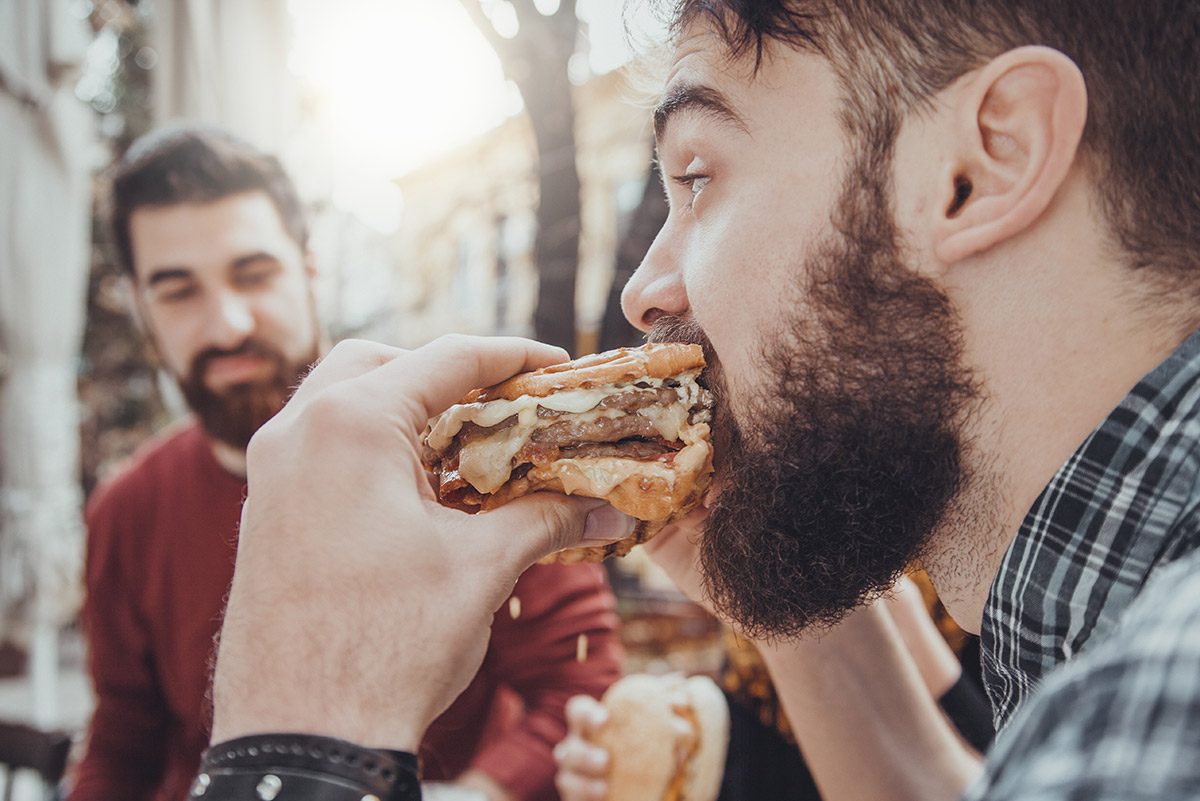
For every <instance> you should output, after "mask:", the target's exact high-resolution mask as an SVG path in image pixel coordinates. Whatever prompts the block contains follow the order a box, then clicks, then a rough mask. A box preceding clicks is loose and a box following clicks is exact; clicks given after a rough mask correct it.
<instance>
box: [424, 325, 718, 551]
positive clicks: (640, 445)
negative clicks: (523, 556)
mask: <svg viewBox="0 0 1200 801" xmlns="http://www.w3.org/2000/svg"><path fill="white" fill-rule="evenodd" d="M703 369H704V353H703V351H702V349H701V348H700V346H698V345H686V344H679V343H659V344H650V345H644V346H642V347H640V348H618V349H617V350H612V351H608V352H607V353H600V354H595V355H592V356H585V357H583V358H581V359H576V360H574V361H570V362H565V363H563V364H558V365H554V366H552V367H545V368H543V369H541V370H535V371H533V372H529V373H522V374H520V375H517V376H514V377H513V378H510V379H509V380H507V381H504V382H502V383H500V384H497V385H496V386H493V387H488V388H486V389H478V390H474V391H472V392H470V393H468V394H467V396H466V397H464V398H463V399H462V401H460V402H459V403H458V404H456V405H454V406H451V407H450V408H449V409H447V410H446V411H445V412H443V413H442V414H441V415H439V416H437V417H435V418H433V419H432V420H430V421H429V427H428V429H427V431H426V434H425V440H424V445H425V447H424V449H423V460H424V462H425V466H426V468H427V469H428V470H429V471H430V472H431V473H432V474H433V476H434V479H435V485H436V488H437V494H438V499H439V500H440V501H441V503H442V504H443V505H445V506H450V507H454V508H457V509H462V510H465V511H468V512H475V511H487V510H489V509H494V508H496V507H498V506H501V505H503V504H505V503H507V502H509V501H511V500H513V499H514V498H519V497H521V496H522V495H527V494H528V493H531V492H537V491H539V490H549V491H553V492H561V493H564V494H567V495H584V496H587V497H590V498H602V499H604V500H606V501H608V502H609V503H611V504H612V505H613V506H614V507H616V508H617V509H619V510H620V511H622V512H624V513H626V514H628V515H630V516H631V517H634V518H637V519H638V520H639V521H640V522H639V524H638V526H637V527H636V529H635V531H634V533H633V535H631V536H630V537H628V538H626V539H624V540H621V541H619V542H614V543H611V544H609V545H606V546H602V547H593V548H579V549H573V550H568V551H564V552H561V553H559V554H557V555H556V556H555V557H554V560H555V561H563V562H577V561H600V560H602V559H604V558H605V557H607V556H623V555H624V554H626V553H628V552H629V550H630V549H631V548H633V546H634V545H637V544H638V543H641V542H645V541H646V540H647V539H649V538H650V537H652V536H653V535H654V534H656V533H657V532H658V531H660V530H661V529H662V528H663V527H664V526H666V525H667V524H668V523H669V522H671V521H672V520H676V519H678V518H680V517H682V516H683V515H685V514H687V513H688V512H689V511H691V509H692V508H694V507H695V506H696V504H697V503H698V502H699V501H700V498H701V496H702V495H703V493H704V490H705V488H706V487H707V486H708V482H709V479H710V477H711V475H712V446H711V444H710V443H709V421H710V420H711V417H712V397H711V395H710V394H709V392H708V390H706V389H704V388H703V387H701V386H700V385H699V384H698V383H696V379H697V377H698V376H699V375H700V372H701V371H702V370H703Z"/></svg>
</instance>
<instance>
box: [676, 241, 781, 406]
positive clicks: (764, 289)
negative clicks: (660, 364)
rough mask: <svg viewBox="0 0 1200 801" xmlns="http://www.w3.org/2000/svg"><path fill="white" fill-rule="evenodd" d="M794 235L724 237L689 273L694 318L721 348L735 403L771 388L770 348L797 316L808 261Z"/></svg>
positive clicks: (718, 350)
mask: <svg viewBox="0 0 1200 801" xmlns="http://www.w3.org/2000/svg"><path fill="white" fill-rule="evenodd" d="M794 236H795V235H794V234H793V241H791V242H789V241H785V240H783V239H782V237H780V236H777V235H775V236H767V235H765V234H764V233H763V232H762V231H761V230H758V231H749V230H745V229H743V230H742V231H739V232H728V233H722V234H721V235H720V236H719V239H718V241H719V242H720V243H721V245H720V246H710V247H703V248H698V249H697V251H696V252H698V253H700V254H702V257H700V258H696V259H693V260H691V264H690V265H689V267H688V268H687V269H686V270H685V271H684V279H685V281H686V282H687V292H688V300H689V303H690V304H691V311H692V314H693V316H694V317H695V319H696V322H697V323H699V324H700V326H701V327H702V328H703V329H704V331H705V333H706V334H707V335H708V337H709V339H710V341H711V342H712V345H713V348H714V349H715V350H716V353H717V358H718V359H720V361H721V364H722V366H723V368H724V371H725V379H726V383H727V385H728V388H729V392H730V394H731V395H732V397H733V399H734V403H735V405H738V401H737V399H738V398H743V397H746V396H747V395H748V394H750V393H751V392H752V391H753V390H757V389H758V388H760V387H763V386H766V385H767V384H768V382H769V380H770V375H769V371H768V368H767V366H766V365H764V364H763V363H762V358H761V355H762V353H763V349H764V345H768V344H769V343H771V342H775V341H778V338H779V337H781V336H782V335H783V328H782V327H783V326H785V325H786V324H787V321H788V320H791V319H792V317H793V315H794V314H795V295H796V282H797V270H798V269H800V264H801V262H802V259H801V257H800V255H798V254H796V253H795V252H794V251H793V249H794V248H796V247H797V243H796V242H795V239H794ZM737 416H738V418H739V421H741V419H740V415H737Z"/></svg>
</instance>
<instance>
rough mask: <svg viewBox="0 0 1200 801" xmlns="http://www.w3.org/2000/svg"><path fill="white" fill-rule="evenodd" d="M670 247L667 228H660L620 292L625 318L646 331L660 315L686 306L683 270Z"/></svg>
mask: <svg viewBox="0 0 1200 801" xmlns="http://www.w3.org/2000/svg"><path fill="white" fill-rule="evenodd" d="M667 225H668V226H669V225H670V223H668V224H667ZM672 251H673V248H672V247H671V241H670V232H669V230H668V228H663V230H662V231H659V233H658V236H657V237H656V238H655V240H654V244H652V245H651V246H650V250H649V251H648V252H647V253H646V258H645V259H643V260H642V264H641V266H640V267H638V268H637V271H636V272H635V273H634V274H633V277H632V278H630V279H629V283H628V284H626V285H625V289H624V290H622V292H621V310H622V311H624V312H625V319H627V320H629V323H630V324H631V325H632V326H633V327H634V328H636V329H638V330H639V331H643V332H645V331H649V330H650V327H651V326H652V325H654V321H655V320H657V319H658V318H659V317H662V316H663V315H675V316H678V315H683V314H684V313H686V312H687V310H688V296H687V290H686V288H685V287H684V284H683V274H682V272H681V271H680V270H679V268H678V264H677V263H676V261H675V257H674V254H673V252H672Z"/></svg>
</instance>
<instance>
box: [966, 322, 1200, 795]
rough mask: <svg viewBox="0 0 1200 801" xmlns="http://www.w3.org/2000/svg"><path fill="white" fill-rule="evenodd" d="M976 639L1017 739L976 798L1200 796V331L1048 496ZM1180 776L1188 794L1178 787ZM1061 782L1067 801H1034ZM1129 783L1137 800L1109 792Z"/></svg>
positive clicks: (1000, 579)
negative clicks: (1062, 667) (1065, 665)
mask: <svg viewBox="0 0 1200 801" xmlns="http://www.w3.org/2000/svg"><path fill="white" fill-rule="evenodd" d="M1176 560H1180V564H1179V565H1177V566H1175V567H1173V568H1172V569H1168V568H1166V567H1165V566H1167V565H1168V564H1170V563H1172V562H1175V561H1176ZM1159 573H1161V574H1163V575H1162V576H1161V577H1160V576H1158V574H1159ZM1152 577H1153V578H1155V579H1156V580H1155V581H1152V582H1151V579H1152ZM1148 582H1150V584H1151V586H1150V587H1147V584H1148ZM981 639H982V643H981V644H982V650H983V653H984V658H983V672H984V681H985V684H986V686H987V690H988V695H989V696H990V697H991V700H992V707H993V711H994V715H995V719H996V724H997V729H1005V727H1008V728H1007V730H1006V731H1004V733H1003V735H1002V737H1001V738H1000V740H999V741H998V744H997V747H996V748H995V749H994V751H993V753H992V754H991V755H990V758H989V762H988V772H987V775H986V776H985V778H984V780H983V781H981V782H980V783H979V784H978V785H977V787H976V789H975V791H974V794H968V798H988V799H993V798H996V799H998V798H1014V799H1015V798H1030V799H1032V798H1047V799H1051V798H1053V799H1068V798H1069V799H1077V798H1078V799H1085V798H1086V799H1100V798H1114V799H1115V798H1171V799H1176V798H1185V797H1187V798H1195V797H1200V332H1197V333H1196V334H1193V335H1192V336H1191V337H1189V338H1188V339H1187V340H1186V341H1185V342H1184V343H1183V344H1182V345H1180V346H1179V348H1178V349H1176V351H1175V352H1174V353H1173V354H1171V356H1169V357H1168V358H1167V359H1166V360H1165V361H1164V362H1163V363H1162V364H1160V365H1159V366H1158V367H1157V368H1155V369H1154V370H1153V371H1152V372H1151V373H1150V374H1149V375H1147V376H1146V377H1145V378H1143V379H1142V380H1141V382H1139V383H1138V385H1137V386H1136V387H1134V388H1133V390H1132V391H1131V392H1130V393H1129V395H1128V396H1126V398H1125V399H1124V400H1123V401H1122V402H1121V404H1120V405H1119V406H1118V407H1117V408H1116V409H1115V410H1114V411H1113V412H1112V414H1110V415H1109V417H1108V418H1107V419H1106V420H1105V421H1104V423H1102V424H1101V425H1100V427H1099V428H1097V429H1096V430H1095V431H1094V432H1093V433H1092V434H1091V436H1089V437H1088V439H1087V440H1086V441H1085V442H1084V443H1083V444H1082V445H1081V446H1080V447H1079V449H1078V450H1077V451H1076V452H1075V454H1074V455H1073V456H1072V457H1071V458H1070V459H1069V460H1068V461H1067V463H1066V464H1064V465H1063V467H1062V468H1060V469H1059V471H1058V473H1057V474H1056V475H1055V477H1054V479H1053V480H1052V481H1051V482H1050V484H1049V486H1047V487H1046V489H1045V490H1044V491H1043V492H1042V494H1041V497H1039V498H1038V500H1037V502H1036V503H1035V504H1034V505H1033V507H1032V509H1030V511H1029V514H1028V515H1027V516H1026V518H1025V521H1024V523H1023V524H1022V526H1021V530H1020V531H1019V532H1018V534H1017V536H1016V538H1015V539H1014V541H1013V543H1012V545H1011V546H1010V547H1009V549H1008V552H1007V553H1006V554H1005V557H1004V561H1003V563H1002V564H1001V567H1000V570H999V572H998V573H997V575H996V579H995V581H994V583H993V585H992V588H991V593H990V595H989V596H988V603H987V607H986V609H985V611H984V619H983V628H982V632H981ZM1081 653H1084V654H1085V655H1084V656H1082V657H1080V658H1078V659H1075V657H1076V656H1077V655H1079V654H1081ZM1068 661H1073V664H1072V665H1071V666H1070V668H1069V669H1066V670H1064V671H1061V672H1058V671H1055V672H1054V675H1053V676H1049V677H1047V674H1049V673H1051V672H1052V671H1054V669H1055V668H1056V667H1058V666H1059V665H1062V664H1063V663H1065V662H1068ZM1043 678H1045V681H1044V682H1043ZM1027 700H1028V703H1026V701H1027ZM1019 707H1020V708H1021V710H1022V711H1021V714H1020V715H1017V716H1016V718H1015V719H1014V717H1013V716H1014V713H1015V712H1017V710H1018V708H1019ZM1026 707H1027V708H1026ZM1010 723H1011V724H1012V725H1011V726H1010V725H1009V724H1010ZM1167 757H1169V760H1167V759H1166V758H1167ZM1185 774H1186V776H1187V777H1188V780H1189V781H1191V782H1193V783H1194V784H1191V785H1188V787H1189V790H1190V793H1191V794H1190V795H1184V794H1181V793H1179V792H1176V790H1177V787H1176V786H1175V785H1172V784H1170V782H1171V781H1173V780H1175V779H1177V778H1179V777H1181V776H1184V775H1185ZM1133 777H1136V778H1137V779H1138V780H1139V781H1140V782H1141V784H1140V785H1132V784H1129V781H1131V779H1132V778H1133ZM1005 782H1007V784H1006V783H1005ZM1114 782H1115V783H1114ZM1110 785H1111V786H1110ZM1051 786H1054V787H1058V788H1060V790H1062V792H1057V791H1053V792H1046V793H1042V794H1039V792H1040V791H1042V790H1046V788H1048V787H1051ZM1118 786H1119V787H1134V786H1137V787H1138V788H1139V789H1138V792H1137V793H1132V794H1131V793H1127V792H1126V793H1123V794H1112V793H1110V790H1111V789H1112V788H1113V787H1118ZM989 787H990V789H986V788H989ZM1151 788H1161V789H1160V790H1154V791H1153V792H1151ZM1018 790H1019V792H1017V791H1018ZM1102 790H1103V791H1102ZM1021 793H1024V795H1022V794H1021ZM1164 793H1165V794H1164Z"/></svg>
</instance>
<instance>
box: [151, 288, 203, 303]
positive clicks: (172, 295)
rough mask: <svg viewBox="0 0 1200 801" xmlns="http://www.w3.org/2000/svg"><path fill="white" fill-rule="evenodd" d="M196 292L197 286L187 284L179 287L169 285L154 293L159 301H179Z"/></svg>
mask: <svg viewBox="0 0 1200 801" xmlns="http://www.w3.org/2000/svg"><path fill="white" fill-rule="evenodd" d="M195 294H196V287H194V286H192V285H191V284H185V285H183V286H178V287H169V288H167V289H161V290H159V291H158V292H155V293H154V299H155V300H157V301H158V302H159V303H179V302H181V301H185V300H187V299H188V298H190V297H192V296H193V295H195Z"/></svg>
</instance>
